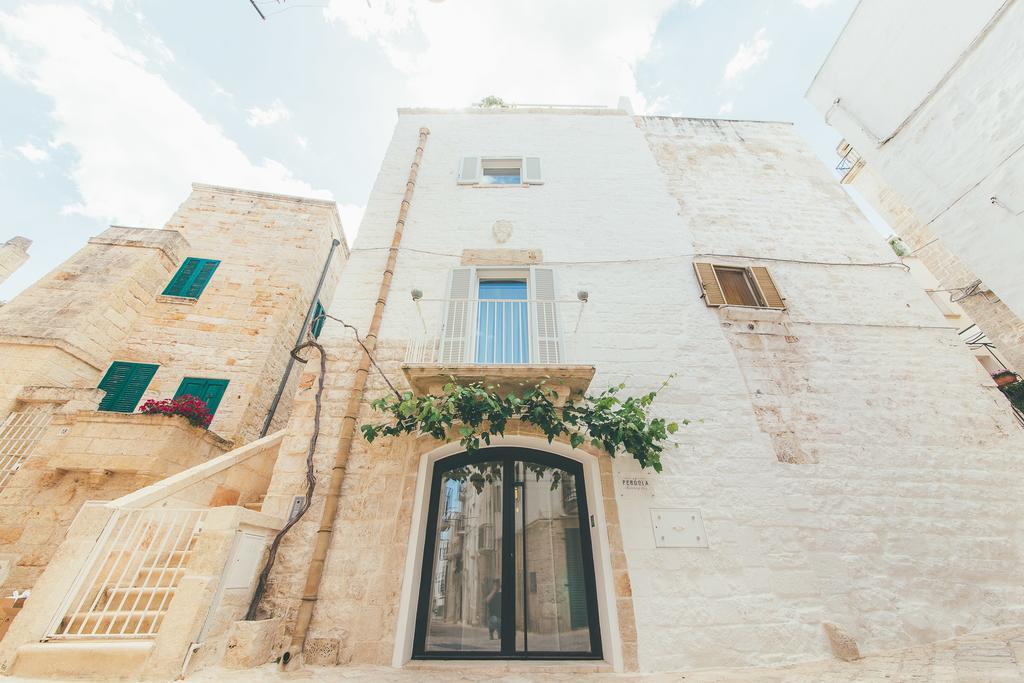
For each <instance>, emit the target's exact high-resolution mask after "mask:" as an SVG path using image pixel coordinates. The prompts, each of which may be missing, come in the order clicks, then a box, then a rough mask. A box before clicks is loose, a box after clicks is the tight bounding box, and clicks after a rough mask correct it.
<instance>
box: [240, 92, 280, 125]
mask: <svg viewBox="0 0 1024 683" xmlns="http://www.w3.org/2000/svg"><path fill="white" fill-rule="evenodd" d="M248 112H249V116H248V117H246V119H245V122H246V123H248V124H249V125H250V126H252V127H254V128H255V127H256V126H270V125H272V124H275V123H277V122H278V121H287V120H288V119H290V118H291V117H292V113H291V111H290V110H289V109H288V107H286V106H284V102H282V101H281V100H279V99H275V100H274V101H273V102H271V103H270V106H269V107H268V108H266V109H260V108H259V107H253V108H252V109H249V110H248Z"/></svg>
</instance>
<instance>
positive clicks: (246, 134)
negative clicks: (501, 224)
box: [0, 0, 880, 300]
mask: <svg viewBox="0 0 1024 683" xmlns="http://www.w3.org/2000/svg"><path fill="white" fill-rule="evenodd" d="M256 2H257V5H258V6H259V7H260V9H261V10H262V11H263V13H264V14H265V15H266V17H267V18H266V20H261V19H260V17H259V15H258V14H257V12H256V10H255V9H254V8H253V6H252V4H250V2H249V0H174V1H173V2H167V1H166V0H79V1H71V0H67V1H61V0H54V1H52V2H48V1H46V0H31V1H27V2H21V1H20V0H0V206H3V211H2V212H0V243H2V242H4V241H6V240H7V239H9V238H10V237H13V236H15V235H23V236H25V237H28V238H29V239H31V240H33V242H34V243H33V244H32V246H31V248H30V249H29V254H30V259H29V261H28V263H27V264H26V265H24V266H23V267H22V268H21V269H19V270H18V271H17V272H16V273H15V274H14V275H13V276H11V278H10V279H9V280H8V281H7V282H5V283H3V284H2V285H0V300H5V299H8V300H9V299H10V298H11V297H13V296H14V295H16V294H17V293H18V292H19V291H21V290H22V289H24V288H25V287H26V286H28V285H29V284H31V283H32V282H34V281H35V280H37V279H39V278H40V277H42V276H43V275H44V274H46V273H47V272H48V271H50V270H52V269H53V268H55V267H56V266H57V265H59V264H60V263H61V262H62V261H63V260H65V259H66V258H68V257H69V256H70V255H71V254H73V253H74V252H75V251H76V250H77V249H79V248H80V247H81V246H82V245H83V244H84V243H85V241H86V240H87V239H88V238H89V237H90V236H93V235H96V234H98V233H100V232H102V231H103V230H104V229H105V228H106V227H107V226H108V225H111V224H114V225H127V226H142V227H153V228H159V227H162V226H163V224H164V223H165V222H166V221H167V220H168V219H169V218H170V217H171V214H172V213H173V212H174V210H175V209H176V208H177V206H178V205H179V204H180V203H181V202H182V201H183V200H184V199H185V198H186V196H187V195H188V192H189V183H191V182H193V181H197V182H206V183H213V184H218V185H228V186H235V187H244V188H249V189H257V190H264V191H270V192H281V193H285V194H296V195H304V196H311V197H321V198H327V199H332V200H334V201H336V202H337V203H338V207H339V211H340V213H341V217H342V223H343V224H344V228H345V233H346V237H347V238H348V240H349V242H350V243H351V242H352V239H353V238H354V236H355V234H356V232H357V230H358V224H359V220H360V218H361V216H362V211H363V207H364V206H365V205H366V202H367V198H368V195H369V192H370V188H371V185H372V184H373V181H374V178H375V177H376V174H377V169H378V167H379V166H380V162H381V160H382V158H383V155H384V151H385V148H386V146H387V144H388V142H389V140H390V137H391V132H392V129H393V127H394V124H395V121H396V113H395V110H396V109H397V108H398V107H402V106H438V107H461V106H467V105H469V104H471V103H473V102H476V101H479V100H480V99H482V98H483V97H485V96H487V95H497V96H499V97H501V98H503V99H504V100H506V101H508V102H519V103H537V104H584V105H608V106H614V105H615V104H616V102H617V101H618V98H619V97H620V96H623V95H625V96H628V97H629V98H630V99H631V101H632V105H633V108H634V110H635V112H636V113H638V114H639V113H647V114H654V115H673V116H694V117H715V118H736V119H757V120H781V121H791V122H793V123H794V124H795V126H796V130H797V132H798V133H799V134H800V135H801V136H802V137H803V138H804V139H805V140H806V141H807V143H808V144H809V145H810V146H811V148H812V149H813V150H814V152H815V153H816V154H817V155H818V156H819V157H820V158H821V159H822V163H824V164H827V165H828V166H829V168H833V167H834V166H835V163H836V161H837V159H836V156H835V145H836V143H837V142H838V139H839V136H838V134H837V133H835V132H834V131H832V130H831V129H829V128H828V127H827V126H826V125H825V124H824V122H823V121H822V120H821V117H820V115H818V114H817V112H815V111H814V110H813V109H812V108H811V106H810V105H809V104H808V103H807V102H806V101H805V100H804V97H803V95H804V92H805V91H806V89H807V87H808V85H809V84H810V82H811V79H812V78H813V77H814V74H815V72H816V71H817V69H818V67H819V66H820V64H821V62H822V61H823V60H824V59H825V56H826V55H827V53H828V50H829V48H830V47H831V46H832V44H833V42H834V41H835V39H836V37H837V36H838V35H839V32H840V30H841V29H842V27H843V25H844V24H845V22H846V19H847V18H848V17H849V15H850V13H851V12H852V11H853V8H854V5H855V4H856V0H606V1H601V0H518V1H511V0H256ZM872 218H873V220H875V221H876V224H877V221H878V220H880V219H877V216H873V217H872Z"/></svg>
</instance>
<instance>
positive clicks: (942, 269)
mask: <svg viewBox="0 0 1024 683" xmlns="http://www.w3.org/2000/svg"><path fill="white" fill-rule="evenodd" d="M850 184H851V185H853V187H855V188H856V189H857V191H858V192H860V193H861V195H862V196H863V197H864V198H865V199H867V200H868V202H870V203H871V206H872V207H873V208H874V209H875V210H876V211H878V212H879V214H881V215H882V216H884V217H885V220H886V222H888V223H889V226H890V227H891V228H892V229H893V231H894V232H895V233H896V234H897V235H899V236H900V237H901V238H903V242H904V243H905V244H906V245H907V246H908V247H910V249H911V251H912V252H913V253H914V255H915V256H916V257H917V258H919V259H920V260H921V262H922V263H923V264H924V265H925V267H927V268H928V270H929V271H930V272H931V274H932V275H934V276H935V279H936V280H937V282H938V285H937V287H936V289H945V290H949V289H957V288H962V287H967V286H969V285H970V284H972V283H973V282H975V281H977V280H978V279H979V278H978V276H977V275H975V274H974V273H972V272H971V271H970V270H968V269H967V266H966V265H964V263H963V261H961V260H960V259H959V258H958V257H957V256H956V254H954V253H953V252H952V251H950V250H949V248H948V247H947V246H946V245H945V244H944V243H943V242H942V240H940V239H939V238H938V237H937V236H936V235H935V233H934V232H932V231H931V230H930V229H929V228H928V226H927V225H925V224H924V222H923V221H922V220H921V219H920V218H918V217H917V214H915V213H914V210H913V209H911V208H910V207H909V206H907V204H906V202H904V201H903V199H902V198H901V197H900V196H899V194H897V192H896V191H895V190H894V189H892V188H891V187H888V186H887V185H886V184H885V183H884V182H883V181H882V180H881V178H879V177H878V175H877V174H876V173H875V172H874V171H873V170H872V169H871V167H869V166H864V167H862V168H860V169H859V170H857V172H856V175H855V176H854V177H853V180H852V182H851V183H850ZM982 284H983V285H984V284H985V283H984V282H983V283H982ZM942 296H945V297H947V298H948V297H949V296H950V294H949V293H944V294H942ZM957 304H958V305H959V306H960V307H961V308H963V310H964V312H965V313H966V314H967V315H968V316H969V317H970V319H971V320H972V321H973V322H974V323H975V324H976V325H977V326H978V327H979V328H980V329H981V330H982V331H984V332H985V334H986V335H988V337H989V339H991V340H992V342H993V343H994V344H995V345H996V348H997V350H998V352H999V354H1000V355H1001V356H1002V357H1003V358H1005V360H1006V361H1007V364H1008V365H1009V366H1010V368H1011V369H1014V370H1017V371H1018V372H1020V371H1021V370H1024V320H1021V318H1019V317H1018V316H1017V315H1015V314H1014V312H1013V311H1011V310H1010V309H1009V307H1008V306H1007V305H1006V304H1005V303H1004V302H1003V301H1002V300H1001V299H999V297H998V296H996V295H995V294H994V293H992V292H987V291H985V287H982V288H981V289H980V290H979V291H977V292H976V293H975V294H972V295H971V296H968V297H966V298H963V299H960V300H959V301H958V302H957Z"/></svg>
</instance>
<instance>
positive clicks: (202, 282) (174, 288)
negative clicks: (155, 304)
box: [164, 257, 220, 299]
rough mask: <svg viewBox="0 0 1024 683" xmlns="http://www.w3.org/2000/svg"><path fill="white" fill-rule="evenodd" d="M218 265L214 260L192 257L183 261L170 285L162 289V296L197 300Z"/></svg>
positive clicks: (218, 262)
mask: <svg viewBox="0 0 1024 683" xmlns="http://www.w3.org/2000/svg"><path fill="white" fill-rule="evenodd" d="M219 265H220V261H217V260H214V259H205V258H192V257H189V258H187V259H185V262H184V263H182V264H181V267H180V268H178V272H177V273H175V275H174V277H173V278H171V282H170V284H168V285H167V288H166V289H164V295H166V296H181V297H187V298H189V299H198V298H199V295H200V294H202V293H203V290H204V289H206V285H207V284H208V283H209V282H210V278H211V277H213V272H214V271H215V270H217V266H219Z"/></svg>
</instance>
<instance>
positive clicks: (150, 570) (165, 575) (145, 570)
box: [132, 567, 188, 588]
mask: <svg viewBox="0 0 1024 683" xmlns="http://www.w3.org/2000/svg"><path fill="white" fill-rule="evenodd" d="M186 571H188V570H187V569H186V568H185V567H178V568H175V569H167V568H166V567H142V568H141V569H139V571H138V572H136V573H135V578H134V580H133V581H132V584H133V585H134V586H135V587H136V588H155V587H167V588H173V587H175V586H177V585H178V582H179V581H181V577H182V576H184V575H185V572H186Z"/></svg>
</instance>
